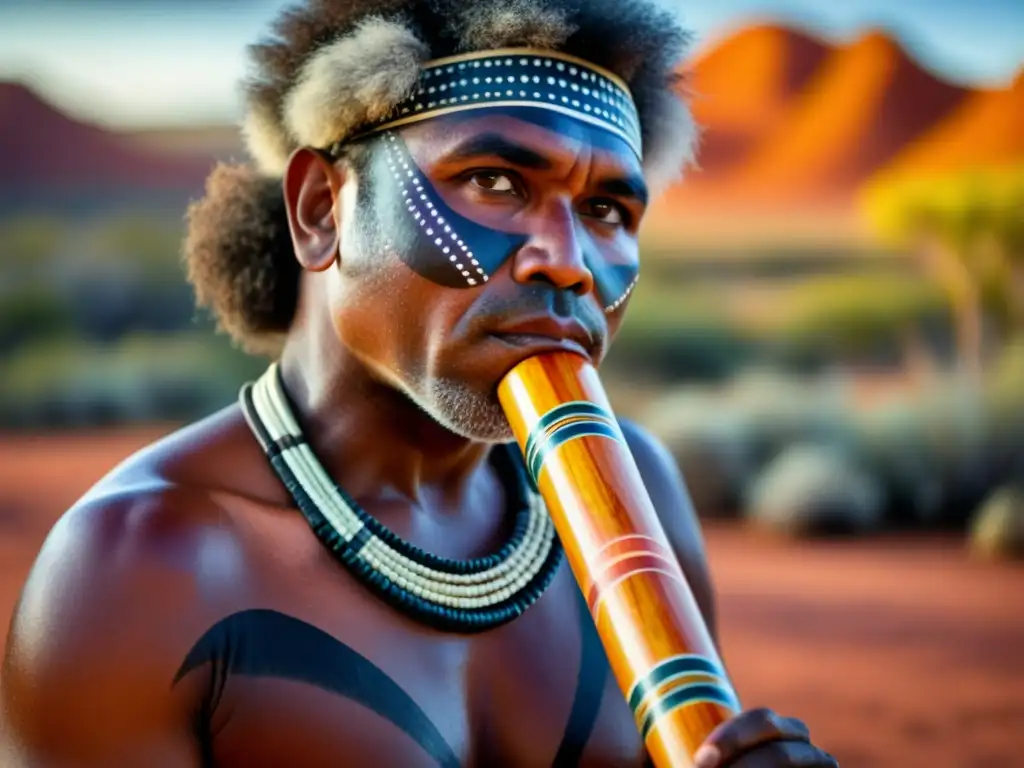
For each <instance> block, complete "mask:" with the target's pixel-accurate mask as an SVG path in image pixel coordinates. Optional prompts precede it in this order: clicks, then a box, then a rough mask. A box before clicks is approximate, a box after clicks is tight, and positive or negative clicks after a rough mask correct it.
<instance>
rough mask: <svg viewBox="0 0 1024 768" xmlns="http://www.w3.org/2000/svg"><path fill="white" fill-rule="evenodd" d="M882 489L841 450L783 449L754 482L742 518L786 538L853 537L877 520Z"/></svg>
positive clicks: (808, 446) (811, 446) (811, 445)
mask: <svg viewBox="0 0 1024 768" xmlns="http://www.w3.org/2000/svg"><path fill="white" fill-rule="evenodd" d="M882 500H883V490H882V488H881V486H880V485H879V483H878V482H877V480H876V479H875V478H873V477H872V476H871V475H869V474H867V473H865V472H864V471H863V470H861V469H860V468H859V467H857V466H856V464H855V463H854V462H853V461H852V460H851V459H850V457H848V456H847V455H845V454H844V453H843V452H841V451H839V450H837V449H834V448H828V447H824V446H821V445H817V444H814V443H808V444H801V443H796V444H794V445H793V446H791V447H789V448H787V449H786V450H785V451H784V452H783V453H782V454H781V455H780V456H779V457H778V458H776V459H775V460H774V461H773V462H771V464H769V465H768V467H767V468H766V469H765V470H764V473H763V474H762V475H761V476H760V477H759V478H758V479H757V481H756V482H755V483H754V485H753V488H752V489H751V493H750V502H749V506H748V508H747V518H748V519H749V520H750V521H751V522H753V523H755V524H757V525H759V526H765V527H768V528H770V529H772V530H775V531H778V532H780V533H784V534H787V535H791V536H815V535H827V534H857V533H865V532H867V531H871V530H873V529H875V528H876V527H877V526H878V525H879V523H880V522H881V516H882Z"/></svg>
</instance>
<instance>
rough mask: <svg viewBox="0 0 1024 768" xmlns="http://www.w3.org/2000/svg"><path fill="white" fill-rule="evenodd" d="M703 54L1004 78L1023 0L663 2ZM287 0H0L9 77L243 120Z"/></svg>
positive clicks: (2, 59) (1016, 50)
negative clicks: (758, 43) (817, 51)
mask: <svg viewBox="0 0 1024 768" xmlns="http://www.w3.org/2000/svg"><path fill="white" fill-rule="evenodd" d="M660 1H661V2H663V3H671V4H672V5H673V7H677V8H679V9H680V10H681V13H682V16H683V20H684V22H685V23H686V24H687V26H689V27H690V28H691V29H693V30H694V32H695V33H696V36H697V42H696V50H697V51H698V52H699V50H700V49H701V48H702V47H704V46H709V45H712V44H713V43H714V41H715V40H717V39H719V38H721V37H722V36H724V35H727V34H729V33H730V32H731V31H733V30H735V29H736V28H738V27H739V26H742V25H744V24H747V23H750V22H752V21H764V20H777V21H782V22H789V23H796V24H799V25H801V26H803V27H804V28H806V29H809V30H811V31H812V32H816V33H818V34H821V35H823V36H825V37H826V38H829V39H833V40H836V41H839V42H843V41H848V40H850V39H853V38H855V37H856V36H858V35H859V34H862V33H863V31H864V30H865V29H868V28H883V29H886V30H888V31H890V32H891V33H894V34H895V35H897V36H898V37H899V38H900V40H901V42H902V43H903V45H904V46H905V47H907V48H908V50H909V51H910V52H911V53H912V55H914V56H915V57H916V58H917V59H918V60H919V61H920V62H921V63H922V64H923V65H924V66H926V67H927V68H929V69H931V70H932V71H934V72H936V73H937V74H939V75H940V76H942V77H944V78H946V79H948V80H951V81H954V82H958V83H966V84H974V85H981V86H1003V85H1006V84H1007V83H1008V82H1009V81H1010V80H1011V79H1012V77H1013V76H1014V75H1015V74H1016V73H1017V72H1018V71H1020V69H1021V68H1022V67H1024V0H688V1H687V0H680V1H679V2H678V4H677V3H676V0H660ZM282 5H283V2H282V0H0V80H20V81H22V82H27V83H28V84H30V85H32V86H33V87H34V88H35V89H36V90H38V91H39V92H40V93H42V94H43V95H44V97H46V98H48V99H49V100H51V101H53V102H55V103H56V104H57V105H59V106H60V107H62V108H64V109H65V110H67V111H68V112H70V113H72V114H74V115H76V116H78V117H83V118H86V119H89V120H93V121H95V122H99V123H101V124H106V125H111V126H116V127H128V128H138V127H148V126H164V125H168V126H169V125H184V124H195V123H221V122H228V121H234V120H237V118H238V115H239V113H240V100H239V93H238V88H237V82H238V80H239V78H240V77H241V76H242V75H243V74H244V72H245V67H246V60H245V46H246V45H247V44H249V43H250V42H253V41H254V40H256V39H258V38H259V37H260V35H262V34H263V33H264V31H265V30H266V28H267V25H268V22H269V21H270V20H271V19H272V18H273V17H274V16H275V14H276V13H277V11H278V10H279V9H280V8H281V7H282Z"/></svg>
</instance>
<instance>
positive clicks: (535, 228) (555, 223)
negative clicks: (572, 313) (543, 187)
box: [512, 203, 594, 296]
mask: <svg viewBox="0 0 1024 768" xmlns="http://www.w3.org/2000/svg"><path fill="white" fill-rule="evenodd" d="M578 227H579V222H578V221H577V218H576V215H575V213H574V212H573V209H572V206H571V204H568V203H566V204H562V203H558V204H552V205H550V206H547V208H546V210H545V211H544V212H543V213H538V215H537V216H536V217H535V218H534V220H533V222H531V232H530V237H529V239H528V240H527V241H526V243H525V244H524V245H523V247H522V248H520V249H519V251H518V252H517V253H516V255H515V257H514V260H513V264H512V277H513V278H514V279H515V280H516V281H517V282H520V283H529V282H538V281H539V282H545V283H548V284H550V285H553V286H554V287H556V288H558V289H559V290H568V291H573V292H575V293H577V294H579V295H580V296H586V295H587V294H588V293H590V291H592V290H593V288H594V275H593V274H592V273H591V271H590V269H589V268H588V267H587V265H586V263H585V262H584V260H583V243H582V242H581V239H580V232H579V230H578ZM583 237H584V238H585V237H586V235H585V234H584V235H583Z"/></svg>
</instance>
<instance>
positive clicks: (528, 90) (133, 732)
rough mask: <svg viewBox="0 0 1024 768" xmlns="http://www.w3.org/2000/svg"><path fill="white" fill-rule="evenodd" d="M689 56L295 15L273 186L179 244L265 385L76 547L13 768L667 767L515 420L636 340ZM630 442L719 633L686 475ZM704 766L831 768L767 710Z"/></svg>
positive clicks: (612, 30)
mask: <svg viewBox="0 0 1024 768" xmlns="http://www.w3.org/2000/svg"><path fill="white" fill-rule="evenodd" d="M686 39H687V37H686V35H685V34H684V33H683V32H682V31H681V30H680V29H679V27H678V26H677V25H676V23H675V21H674V20H673V19H672V17H670V16H668V15H667V14H665V13H663V12H661V11H659V10H658V9H657V7H656V6H654V5H652V4H650V3H649V2H647V1H646V0H638V1H637V2H622V1H621V0H609V1H608V2H586V3H582V2H575V1H574V0H516V1H514V2H509V0H480V1H479V2H476V3H472V4H468V3H467V4H463V3H460V2H456V1H455V0H450V1H449V0H445V1H443V2H442V1H440V0H435V1H434V2H426V0H419V1H416V0H404V1H403V0H390V1H389V0H362V2H360V1H358V0H352V2H342V1H341V0H309V1H308V2H307V4H306V5H304V6H302V7H298V8H295V9H292V10H291V11H289V12H287V13H285V14H284V15H283V16H282V18H281V20H280V22H279V23H278V25H277V26H276V28H275V36H274V37H273V38H271V39H269V40H268V41H266V42H264V43H263V44H261V45H259V46H256V47H255V48H254V49H253V57H254V62H255V70H254V74H253V75H252V77H251V79H250V80H249V81H248V82H247V96H248V113H247V117H246V123H245V131H246V136H247V139H248V145H249V148H250V151H251V154H252V155H253V158H254V162H255V167H250V166H239V167H221V168H218V169H217V170H216V171H215V172H214V174H213V175H212V178H211V180H210V183H209V186H208V190H207V197H206V198H205V199H204V200H203V201H201V202H199V203H198V204H196V205H195V206H194V207H193V209H192V210H191V212H190V222H189V226H190V231H189V236H188V240H187V243H186V252H187V259H188V267H189V274H190V279H191V280H192V282H193V284H194V286H195V288H196V291H197V294H198V296H199V299H200V302H201V303H203V304H205V305H208V306H211V307H212V308H213V309H214V311H215V312H216V313H217V315H218V317H219V320H220V323H221V325H222V326H223V327H224V328H225V329H226V330H227V331H228V332H230V333H232V334H233V335H234V337H235V338H236V339H237V340H238V341H239V342H240V343H242V344H245V345H246V346H247V347H248V348H250V349H253V350H259V351H262V352H265V353H267V354H268V355H269V356H270V357H271V358H272V359H273V360H274V364H273V365H272V366H271V367H270V368H269V369H268V371H267V374H266V375H265V376H263V377H262V378H261V379H260V380H259V381H258V382H256V383H255V385H254V386H252V387H246V388H245V389H244V390H243V392H242V396H241V397H240V402H239V405H238V406H236V407H232V408H228V409H226V410H224V411H222V412H220V413H217V414H215V415H214V416H212V417H210V418H208V419H206V420H204V421H202V422H200V423H198V424H195V425H192V426H190V427H188V428H186V429H184V430H182V431H179V432H177V433H175V434H173V435H171V436H170V437H168V438H166V439H164V440H162V441H160V442H158V443H157V444H155V445H153V446H151V447H149V448H147V449H146V450H143V451H142V452H140V453H138V454H137V455H135V456H133V457H131V458H130V459H128V460H127V461H126V462H125V463H124V464H123V465H121V466H120V467H118V468H117V469H115V470H114V471H113V472H112V473H111V474H110V475H108V476H107V477H106V478H105V479H103V480H102V481H101V482H100V483H99V484H98V485H97V486H95V487H94V488H93V489H92V490H91V491H89V492H88V493H87V494H86V496H85V497H84V498H83V499H82V500H81V501H80V502H79V503H78V504H76V505H75V507H74V508H73V509H71V510H70V511H68V512H67V513H66V514H65V515H64V517H63V518H62V520H61V521H60V522H59V523H58V525H57V526H56V527H55V528H54V530H53V532H52V533H51V535H50V536H49V538H48V540H47V542H46V543H45V545H44V547H43V549H42V552H41V553H40V555H39V559H38V561H37V563H36V565H35V568H34V570H33V571H32V574H31V575H30V577H29V579H28V582H27V584H26V586H25V589H24V592H23V595H22V599H21V602H20V604H19V606H18V609H17V612H16V615H15V617H14V620H13V625H12V628H11V632H10V637H9V640H8V648H7V656H6V659H5V663H4V667H3V676H2V680H3V690H2V705H3V715H4V723H5V729H6V738H7V740H8V744H9V752H10V754H9V755H8V756H7V757H6V762H4V765H5V766H68V767H73V768H85V767H86V766H89V767H92V766H97V767H98V766H103V767H104V768H114V767H117V766H124V767H125V768H134V767H136V766H138V767H140V768H141V767H144V766H145V767H148V766H152V767H153V768H159V767H161V766H167V767H168V768H182V767H184V766H225V767H234V766H239V767H242V766H244V767H245V768H259V767H261V766H313V767H315V766H331V767H332V768H334V767H336V766H339V765H344V766H396V767H397V768H416V766H424V767H426V766H434V765H441V766H445V767H446V768H447V767H448V766H451V767H453V768H454V767H455V766H523V767H524V768H527V767H532V766H544V767H547V766H552V765H555V766H576V765H579V766H623V768H625V767H626V766H641V765H643V764H644V763H645V761H646V757H645V751H644V747H643V743H642V741H641V739H640V736H639V733H638V729H637V726H636V724H635V723H634V720H633V717H632V715H631V713H630V711H629V709H628V707H627V704H626V702H625V700H624V697H623V696H622V693H621V692H620V691H619V690H618V688H617V686H616V684H615V682H614V680H613V678H612V676H611V674H610V672H609V668H608V664H607V661H606V659H605V657H604V654H603V651H602V649H601V647H600V645H599V643H598V642H597V640H596V638H595V633H594V629H593V623H592V620H591V618H590V616H589V613H588V612H587V611H586V609H585V607H582V608H581V605H582V600H581V599H580V592H579V588H578V587H577V585H576V584H575V582H574V581H573V578H572V574H571V572H570V571H569V569H568V567H567V565H566V563H565V560H564V557H562V554H561V550H560V549H559V546H558V544H557V542H556V541H554V539H553V536H552V532H551V524H550V519H549V518H548V517H547V515H546V513H545V511H544V510H543V507H542V505H541V504H538V503H537V499H536V495H535V494H534V492H533V490H532V487H531V483H530V480H529V478H528V477H527V475H526V470H525V468H524V466H523V463H522V460H521V458H520V457H519V455H518V454H517V453H516V451H515V450H513V449H514V444H511V443H510V442H509V441H510V439H511V434H510V428H509V425H508V423H507V421H506V419H505V417H504V414H503V413H502V410H501V408H500V406H499V404H498V401H497V399H496V394H495V392H496V386H497V384H498V382H499V381H500V380H501V378H502V377H503V375H504V374H505V373H506V372H507V371H508V370H510V369H511V368H512V367H513V366H514V365H515V364H516V363H518V362H519V361H521V360H523V359H525V358H527V357H529V356H531V355H535V354H538V353H541V352H544V351H551V350H569V351H575V352H576V353H578V354H582V355H584V356H586V357H588V358H589V359H590V360H591V361H593V362H594V363H595V364H597V363H599V362H600V360H601V359H602V357H603V355H604V353H605V351H606V349H607V347H608V344H609V343H610V341H611V339H612V338H613V337H614V335H615V332H616V331H617V329H618V327H619V325H620V324H621V322H622V317H623V313H624V311H625V309H626V304H627V299H628V295H629V292H630V291H631V289H632V286H633V285H634V283H635V279H636V276H637V274H638V247H637V232H638V228H639V225H640V221H641V219H642V216H643V212H644V209H645V206H646V204H647V201H648V197H649V195H650V194H651V192H650V187H652V186H657V187H660V186H662V185H663V184H664V182H665V181H666V180H667V179H668V178H671V176H672V174H673V173H674V172H675V171H676V170H677V169H679V168H681V167H682V166H683V165H684V164H685V163H686V161H687V160H688V158H689V153H690V150H691V145H692V139H693V130H692V126H691V124H690V121H689V115H688V112H687V110H686V106H685V104H684V103H683V102H682V101H681V99H680V98H679V97H678V96H677V95H676V94H675V91H674V89H673V86H674V84H675V77H674V75H673V68H674V67H675V66H676V65H677V63H678V61H679V59H680V58H681V56H682V54H683V51H684V48H685V43H686ZM666 171H668V173H666ZM622 431H623V433H624V435H625V437H626V439H627V441H628V444H629V446H630V447H631V449H632V451H633V453H634V455H635V457H636V459H637V462H638V464H639V466H640V468H641V470H642V475H643V478H644V481H645V483H646V485H647V487H648V489H649V490H650V493H651V495H652V499H653V501H654V502H655V505H656V506H657V508H658V510H659V514H661V515H662V520H663V524H664V526H665V528H666V529H667V532H668V534H669V537H670V539H671V541H672V543H673V546H674V548H675V554H676V555H677V557H678V559H679V560H680V563H681V565H682V566H683V568H684V570H685V572H686V574H687V576H688V579H689V581H690V583H691V585H692V586H693V589H694V591H695V593H696V595H697V597H698V601H699V604H700V606H701V607H702V610H703V612H704V616H705V619H706V620H707V622H708V625H709V626H711V627H713V626H714V615H713V608H712V596H711V588H710V585H709V579H708V575H707V569H706V565H705V562H704V555H703V551H702V544H701V539H700V533H699V529H698V526H697V523H696V521H695V518H694V515H693V512H692V510H691V508H690V505H689V502H688V499H687V496H686V493H685V490H684V488H683V485H682V482H681V479H680V478H679V476H678V473H677V470H676V468H675V467H674V465H673V463H672V461H671V459H670V458H669V457H668V456H667V455H666V453H665V451H664V450H663V449H662V448H661V447H660V446H659V445H658V444H657V443H655V442H654V441H653V440H652V439H651V438H650V437H649V436H648V435H647V434H646V433H644V432H643V431H642V430H641V429H639V428H638V427H636V426H634V425H631V424H628V423H623V424H622ZM655 727H656V726H655ZM699 765H701V766H704V767H705V768H707V767H709V766H724V765H734V766H739V767H741V768H755V767H761V766H831V765H835V762H834V761H833V760H832V759H831V758H830V757H829V756H828V755H826V754H825V753H823V752H821V751H820V750H818V749H817V748H816V747H814V746H812V745H811V743H810V742H809V739H808V734H807V731H806V729H805V728H804V726H803V725H802V724H801V723H800V722H798V721H795V720H791V719H787V718H783V717H779V716H776V715H775V714H774V713H772V712H769V711H767V710H752V711H749V712H745V713H744V714H742V715H740V716H739V717H737V718H736V719H735V720H733V721H731V722H730V723H728V724H726V725H725V726H723V727H722V728H721V729H720V730H719V731H718V732H716V733H715V734H714V735H713V736H712V737H711V738H710V739H709V740H708V742H707V744H706V745H705V746H704V747H703V749H702V751H701V753H700V760H699Z"/></svg>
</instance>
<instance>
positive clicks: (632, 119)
mask: <svg viewBox="0 0 1024 768" xmlns="http://www.w3.org/2000/svg"><path fill="white" fill-rule="evenodd" d="M481 69H483V70H485V71H486V75H484V72H480V73H479V74H480V75H484V76H483V77H480V76H470V77H468V78H467V77H466V76H465V70H469V71H470V73H472V72H473V70H477V71H479V70H481ZM544 70H548V72H547V73H545V72H543V71H544ZM542 75H543V76H542ZM525 83H531V84H533V85H534V86H538V85H539V86H541V87H544V86H546V88H545V90H544V91H541V90H530V91H527V90H518V89H516V90H511V89H508V88H507V87H506V88H497V89H495V88H490V89H487V90H483V91H481V90H480V88H481V86H482V85H489V86H493V85H498V86H508V85H512V84H516V85H520V86H521V85H522V84H525ZM424 97H426V100H424ZM516 97H518V98H519V99H522V100H525V101H532V102H536V103H537V104H538V105H545V104H547V105H557V106H558V107H560V108H562V109H571V110H574V111H576V112H577V113H579V114H580V115H581V116H582V117H586V118H587V119H588V120H590V121H592V122H593V121H597V122H598V123H599V124H602V125H604V126H606V127H607V128H610V129H612V131H613V132H615V133H618V134H619V135H620V136H623V137H624V138H625V139H626V140H627V141H628V142H629V143H630V145H631V146H633V148H634V149H635V150H636V152H637V154H638V155H639V154H640V144H641V139H640V136H641V133H640V123H639V119H638V116H637V113H636V108H635V107H634V105H633V101H632V99H631V97H630V95H629V94H628V92H626V91H625V90H623V88H622V87H621V86H620V85H619V84H618V83H616V82H613V81H612V80H610V79H609V78H607V77H604V76H603V75H601V74H599V73H598V72H594V71H588V70H587V69H586V68H585V67H583V66H574V65H573V64H569V63H566V62H563V61H558V60H557V59H552V58H549V57H539V56H538V57H532V58H531V57H521V58H516V59H512V58H498V57H489V58H488V57H482V58H481V59H478V60H471V61H463V62H459V63H458V64H455V65H453V64H449V65H438V66H433V67H430V66H429V65H428V68H427V69H425V70H424V71H423V73H422V75H421V77H420V86H419V88H418V89H417V90H416V91H415V92H414V93H413V95H412V96H411V97H410V99H409V100H407V101H406V102H404V103H402V104H401V105H399V106H398V108H397V110H396V113H397V114H398V115H400V116H403V117H406V118H415V117H416V116H419V115H422V116H426V113H428V112H429V111H431V110H434V109H445V108H448V107H451V106H454V105H465V104H466V102H475V103H477V104H480V103H481V102H483V101H486V100H491V99H495V100H500V99H504V98H516ZM391 120H392V118H390V117H389V118H385V119H384V120H382V121H381V123H380V127H385V126H386V125H387V124H388V123H389V122H390V121H391Z"/></svg>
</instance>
